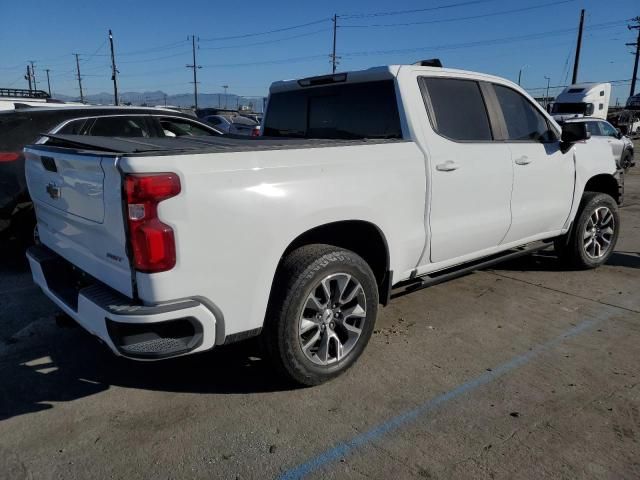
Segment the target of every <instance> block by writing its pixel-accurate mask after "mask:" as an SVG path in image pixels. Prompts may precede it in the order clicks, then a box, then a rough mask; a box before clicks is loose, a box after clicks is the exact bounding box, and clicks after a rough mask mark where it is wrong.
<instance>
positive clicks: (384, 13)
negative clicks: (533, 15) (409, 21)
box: [340, 0, 495, 20]
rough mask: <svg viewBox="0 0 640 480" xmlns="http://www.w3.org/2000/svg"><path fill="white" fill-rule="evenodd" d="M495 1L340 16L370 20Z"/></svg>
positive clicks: (479, 0)
mask: <svg viewBox="0 0 640 480" xmlns="http://www.w3.org/2000/svg"><path fill="white" fill-rule="evenodd" d="M493 1H495V0H469V1H466V2H457V3H449V4H445V5H437V6H435V7H427V8H414V9H411V10H393V11H390V12H377V13H356V14H342V15H340V16H341V17H342V18H344V19H345V20H349V19H352V18H371V17H388V16H392V15H404V14H408V13H419V12H432V11H434V10H445V9H448V8H456V7H465V6H467V5H476V4H479V3H487V2H493Z"/></svg>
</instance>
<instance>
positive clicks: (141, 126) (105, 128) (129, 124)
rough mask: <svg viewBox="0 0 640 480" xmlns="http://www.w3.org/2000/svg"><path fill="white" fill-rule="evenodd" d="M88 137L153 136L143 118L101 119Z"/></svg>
mask: <svg viewBox="0 0 640 480" xmlns="http://www.w3.org/2000/svg"><path fill="white" fill-rule="evenodd" d="M88 135H92V136H100V137H133V138H135V137H143V138H148V137H151V136H152V135H151V134H150V132H149V126H148V124H147V122H146V121H145V119H144V118H143V117H125V116H121V117H99V118H96V120H95V122H94V123H93V126H92V127H91V131H90V132H89V133H88Z"/></svg>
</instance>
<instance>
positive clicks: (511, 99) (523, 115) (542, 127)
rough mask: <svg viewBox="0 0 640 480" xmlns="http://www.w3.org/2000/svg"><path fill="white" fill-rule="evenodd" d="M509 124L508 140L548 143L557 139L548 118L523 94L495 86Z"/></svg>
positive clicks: (505, 118)
mask: <svg viewBox="0 0 640 480" xmlns="http://www.w3.org/2000/svg"><path fill="white" fill-rule="evenodd" d="M493 88H494V90H495V92H496V97H497V98H498V103H499V104H500V108H501V109H502V114H503V116H504V121H505V123H506V126H507V134H508V138H507V140H511V141H533V142H541V143H547V142H550V141H553V140H555V135H554V134H553V131H552V130H551V129H550V128H549V123H548V122H547V119H546V118H545V117H544V116H543V115H542V114H541V113H540V112H539V111H538V110H537V109H536V108H535V107H534V106H533V105H531V103H530V102H529V100H527V99H526V97H524V96H523V95H522V94H520V93H518V92H516V91H515V90H512V89H511V88H508V87H504V86H502V85H494V86H493Z"/></svg>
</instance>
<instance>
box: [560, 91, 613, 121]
mask: <svg viewBox="0 0 640 480" xmlns="http://www.w3.org/2000/svg"><path fill="white" fill-rule="evenodd" d="M610 98H611V84H610V83H576V84H574V85H569V86H568V87H567V88H565V89H564V90H563V91H562V93H561V94H560V95H558V97H557V98H556V100H555V102H554V103H553V107H552V108H551V114H552V115H553V118H554V119H555V120H557V121H564V120H566V119H568V118H575V117H595V118H602V119H603V120H606V119H607V112H608V111H609V99H610Z"/></svg>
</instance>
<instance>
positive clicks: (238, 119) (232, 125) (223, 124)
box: [203, 115, 260, 137]
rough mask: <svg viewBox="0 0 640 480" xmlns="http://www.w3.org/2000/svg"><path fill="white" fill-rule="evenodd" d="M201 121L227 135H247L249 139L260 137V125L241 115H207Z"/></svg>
mask: <svg viewBox="0 0 640 480" xmlns="http://www.w3.org/2000/svg"><path fill="white" fill-rule="evenodd" d="M203 120H204V121H205V122H206V123H208V124H210V125H213V126H214V127H216V128H219V129H220V130H222V131H223V132H225V133H228V134H232V135H248V136H251V137H257V136H259V135H260V125H258V124H257V123H256V122H255V121H253V120H251V119H250V118H246V117H243V116H241V115H234V116H226V115H209V116H207V117H204V119H203Z"/></svg>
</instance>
